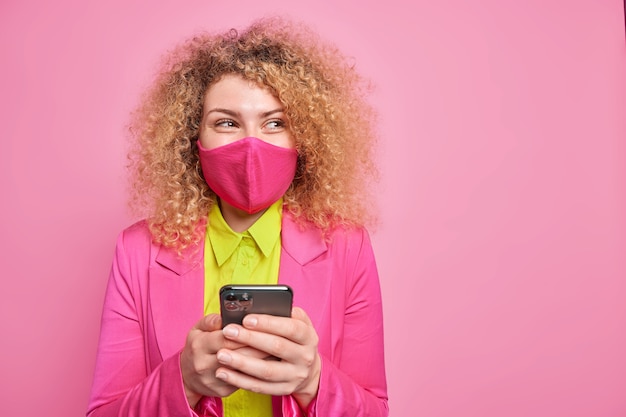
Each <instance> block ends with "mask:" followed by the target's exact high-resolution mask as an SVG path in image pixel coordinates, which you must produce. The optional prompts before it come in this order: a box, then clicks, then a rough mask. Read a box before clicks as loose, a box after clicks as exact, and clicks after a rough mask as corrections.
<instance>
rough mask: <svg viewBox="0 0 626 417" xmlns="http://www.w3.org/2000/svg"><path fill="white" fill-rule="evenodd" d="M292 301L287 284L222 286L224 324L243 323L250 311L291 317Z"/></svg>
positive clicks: (221, 298)
mask: <svg viewBox="0 0 626 417" xmlns="http://www.w3.org/2000/svg"><path fill="white" fill-rule="evenodd" d="M292 303H293V291H292V290H291V288H290V287H289V286H287V285H225V286H223V287H222V288H220V311H221V315H222V326H226V325H227V324H230V323H237V324H241V321H242V320H243V318H244V317H245V316H246V314H250V313H257V314H271V315H273V316H282V317H291V306H292Z"/></svg>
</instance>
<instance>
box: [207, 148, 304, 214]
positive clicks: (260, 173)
mask: <svg viewBox="0 0 626 417" xmlns="http://www.w3.org/2000/svg"><path fill="white" fill-rule="evenodd" d="M198 150H199V156H200V164H201V165H202V172H203V173H204V179H205V181H206V182H207V184H208V185H209V187H210V188H211V190H213V191H214V192H215V194H217V196H218V197H219V198H221V199H222V200H224V201H225V202H227V203H228V204H230V205H232V206H233V207H236V208H238V209H240V210H243V211H245V212H246V213H248V214H252V213H256V212H258V211H261V210H264V209H266V208H268V207H269V206H271V205H272V204H273V203H275V202H276V201H278V199H279V198H281V197H282V196H283V195H284V194H285V192H286V191H287V188H289V185H290V184H291V182H292V181H293V178H294V176H295V174H296V163H297V159H298V152H297V151H296V150H295V149H287V148H281V147H280V146H275V145H271V144H269V143H267V142H264V141H262V140H261V139H258V138H254V137H248V138H244V139H240V140H238V141H236V142H233V143H229V144H228V145H223V146H220V147H217V148H214V149H211V150H207V149H205V148H203V147H202V145H201V144H200V141H198Z"/></svg>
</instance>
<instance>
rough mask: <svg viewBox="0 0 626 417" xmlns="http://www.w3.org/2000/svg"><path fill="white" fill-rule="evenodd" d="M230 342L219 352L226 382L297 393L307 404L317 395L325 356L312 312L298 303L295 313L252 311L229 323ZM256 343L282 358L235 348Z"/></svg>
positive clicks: (221, 376)
mask: <svg viewBox="0 0 626 417" xmlns="http://www.w3.org/2000/svg"><path fill="white" fill-rule="evenodd" d="M223 334H224V338H225V340H226V341H230V342H231V344H229V345H227V344H225V345H224V347H223V348H221V349H219V350H218V352H217V361H218V362H219V364H221V365H222V366H221V367H219V368H218V369H217V371H216V376H217V378H218V379H220V380H221V381H223V384H224V386H228V387H238V388H243V389H246V390H249V391H254V392H260V393H263V394H270V395H289V394H291V395H293V397H294V398H295V400H296V401H297V402H298V404H299V405H300V407H301V408H302V409H306V408H307V406H308V405H309V404H310V403H311V401H312V400H313V399H314V398H315V396H316V395H317V391H318V387H319V379H320V369H321V359H320V357H319V353H318V351H317V343H318V336H317V333H316V331H315V328H314V327H313V324H312V323H311V320H310V319H309V317H308V316H307V314H306V313H305V312H304V310H302V309H301V308H298V307H294V309H293V312H292V315H291V318H288V317H275V316H269V315H264V314H250V315H248V316H246V317H245V318H244V321H243V327H242V326H238V325H234V324H231V325H228V326H226V327H225V328H224V331H223ZM232 344H235V345H243V346H250V347H251V348H254V349H256V350H258V351H261V352H266V353H267V355H269V356H272V357H275V358H277V359H278V360H267V358H259V357H258V356H259V355H256V356H253V355H248V354H246V353H245V352H242V351H241V350H239V349H233V348H232V347H231V346H232Z"/></svg>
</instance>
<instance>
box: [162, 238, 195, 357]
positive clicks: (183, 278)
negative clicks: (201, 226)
mask: <svg viewBox="0 0 626 417" xmlns="http://www.w3.org/2000/svg"><path fill="white" fill-rule="evenodd" d="M155 261H156V262H155V263H154V264H152V265H151V267H150V284H149V285H150V289H149V291H150V308H151V312H152V317H153V320H152V322H153V323H154V330H155V335H156V340H157V344H158V347H159V351H160V352H161V356H162V358H164V359H165V358H168V357H170V356H171V355H173V354H175V353H177V352H178V351H180V349H182V347H183V346H184V344H185V339H186V337H187V333H188V332H189V330H191V328H192V327H193V326H194V325H195V324H196V323H197V322H198V320H200V319H201V318H202V316H203V315H204V265H203V261H204V239H202V241H201V242H199V243H198V244H197V245H194V246H193V247H190V248H187V249H186V250H185V251H184V252H183V253H182V256H179V255H178V254H177V253H176V251H174V250H171V249H168V248H164V247H160V249H159V252H158V254H157V256H156V259H155Z"/></svg>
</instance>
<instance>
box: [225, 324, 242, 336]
mask: <svg viewBox="0 0 626 417" xmlns="http://www.w3.org/2000/svg"><path fill="white" fill-rule="evenodd" d="M223 332H224V336H229V337H237V336H238V335H239V329H238V328H236V327H235V326H226V327H224V330H223Z"/></svg>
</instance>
